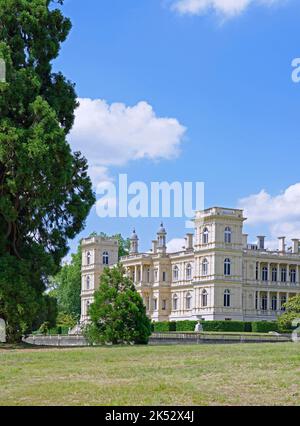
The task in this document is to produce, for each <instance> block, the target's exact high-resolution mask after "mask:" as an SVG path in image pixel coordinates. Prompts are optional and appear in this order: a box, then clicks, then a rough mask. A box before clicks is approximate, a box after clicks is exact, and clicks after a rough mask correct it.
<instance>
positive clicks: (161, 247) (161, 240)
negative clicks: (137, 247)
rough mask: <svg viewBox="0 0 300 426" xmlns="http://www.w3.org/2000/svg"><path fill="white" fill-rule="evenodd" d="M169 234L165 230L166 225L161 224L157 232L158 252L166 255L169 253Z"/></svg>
mask: <svg viewBox="0 0 300 426" xmlns="http://www.w3.org/2000/svg"><path fill="white" fill-rule="evenodd" d="M166 238H167V232H166V230H165V228H164V224H163V223H161V225H160V228H159V230H158V232H157V252H158V253H162V254H165V253H166V251H167V242H166Z"/></svg>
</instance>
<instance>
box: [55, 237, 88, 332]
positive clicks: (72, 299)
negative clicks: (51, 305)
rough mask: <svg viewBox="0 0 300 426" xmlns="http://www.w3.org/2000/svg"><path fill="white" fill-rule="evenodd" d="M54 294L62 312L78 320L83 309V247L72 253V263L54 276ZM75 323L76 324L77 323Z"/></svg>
mask: <svg viewBox="0 0 300 426" xmlns="http://www.w3.org/2000/svg"><path fill="white" fill-rule="evenodd" d="M53 285H54V288H55V290H54V294H55V296H56V298H57V301H58V308H59V312H60V313H61V314H65V315H68V316H69V318H70V317H71V318H72V319H73V321H72V322H74V321H75V324H76V322H77V321H78V320H79V318H80V310H81V301H80V293H81V247H80V245H79V246H78V249H77V253H75V254H72V260H71V263H70V264H66V265H63V266H62V268H61V270H60V272H59V273H58V274H57V275H56V276H55V277H54V278H53ZM75 324H74V325H75Z"/></svg>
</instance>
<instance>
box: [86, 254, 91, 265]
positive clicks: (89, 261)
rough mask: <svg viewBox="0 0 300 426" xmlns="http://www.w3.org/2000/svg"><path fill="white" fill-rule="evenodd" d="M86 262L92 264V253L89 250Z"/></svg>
mask: <svg viewBox="0 0 300 426" xmlns="http://www.w3.org/2000/svg"><path fill="white" fill-rule="evenodd" d="M86 264H87V265H90V264H91V253H90V252H89V251H88V252H87V254H86Z"/></svg>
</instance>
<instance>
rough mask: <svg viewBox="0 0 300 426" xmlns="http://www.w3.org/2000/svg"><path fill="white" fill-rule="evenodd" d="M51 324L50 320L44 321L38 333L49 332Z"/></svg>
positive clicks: (45, 333)
mask: <svg viewBox="0 0 300 426" xmlns="http://www.w3.org/2000/svg"><path fill="white" fill-rule="evenodd" d="M49 326H50V324H49V322H47V321H46V322H43V324H42V325H41V326H40V328H39V330H38V333H39V334H44V335H45V336H46V335H47V334H48V333H49V328H50V327H49Z"/></svg>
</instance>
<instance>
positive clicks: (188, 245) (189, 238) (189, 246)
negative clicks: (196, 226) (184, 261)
mask: <svg viewBox="0 0 300 426" xmlns="http://www.w3.org/2000/svg"><path fill="white" fill-rule="evenodd" d="M193 237H194V235H193V234H186V237H185V249H186V250H193Z"/></svg>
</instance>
